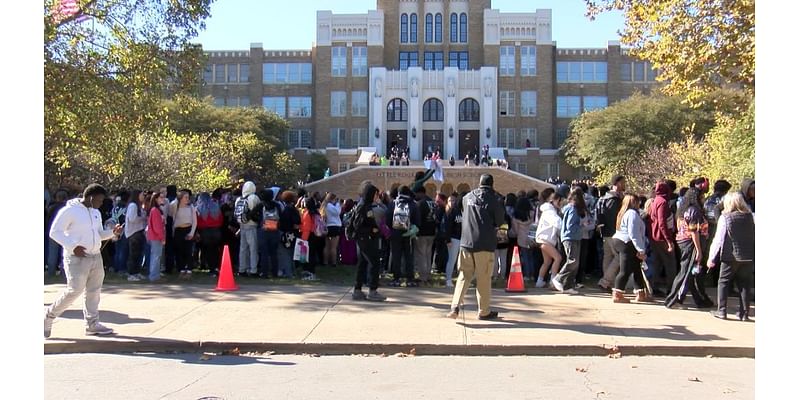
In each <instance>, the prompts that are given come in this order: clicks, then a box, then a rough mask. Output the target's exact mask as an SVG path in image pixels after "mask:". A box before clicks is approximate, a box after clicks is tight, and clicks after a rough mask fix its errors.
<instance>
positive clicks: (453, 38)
mask: <svg viewBox="0 0 800 400" xmlns="http://www.w3.org/2000/svg"><path fill="white" fill-rule="evenodd" d="M450 43H458V14H456V13H452V14H450Z"/></svg>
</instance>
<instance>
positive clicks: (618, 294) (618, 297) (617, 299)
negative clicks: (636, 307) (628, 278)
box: [611, 289, 631, 303]
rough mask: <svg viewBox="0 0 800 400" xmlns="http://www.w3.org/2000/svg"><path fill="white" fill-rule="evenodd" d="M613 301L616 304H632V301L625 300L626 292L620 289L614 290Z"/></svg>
mask: <svg viewBox="0 0 800 400" xmlns="http://www.w3.org/2000/svg"><path fill="white" fill-rule="evenodd" d="M611 299H612V300H613V301H614V303H630V302H631V301H630V300H628V299H626V298H625V292H623V291H622V290H619V289H612V297H611Z"/></svg>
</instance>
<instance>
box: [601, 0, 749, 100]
mask: <svg viewBox="0 0 800 400" xmlns="http://www.w3.org/2000/svg"><path fill="white" fill-rule="evenodd" d="M586 3H587V16H588V17H589V18H591V19H594V18H595V17H596V16H597V15H598V14H600V13H602V12H604V11H609V10H621V11H622V12H623V13H624V15H625V28H624V30H623V31H622V32H621V35H622V38H621V42H622V43H623V44H625V45H629V46H632V47H633V54H634V55H635V56H637V57H639V58H641V59H644V60H647V61H650V62H651V63H652V65H653V67H655V68H656V69H658V72H659V75H658V78H657V79H658V80H659V81H662V82H665V83H666V84H665V86H664V87H663V90H664V91H665V93H667V94H670V95H680V96H685V97H686V98H687V99H688V100H689V101H690V103H692V104H696V102H698V101H701V100H702V95H703V94H704V93H708V92H710V91H713V90H714V89H717V88H720V87H726V86H728V85H734V86H740V87H742V88H743V89H744V90H745V91H747V92H748V93H749V94H750V95H752V94H753V93H754V92H755V53H756V50H755V49H756V46H755V0H586Z"/></svg>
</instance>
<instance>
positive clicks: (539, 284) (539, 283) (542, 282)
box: [536, 278, 546, 289]
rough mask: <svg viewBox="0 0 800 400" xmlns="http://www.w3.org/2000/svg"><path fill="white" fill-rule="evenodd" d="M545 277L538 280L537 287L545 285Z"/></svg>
mask: <svg viewBox="0 0 800 400" xmlns="http://www.w3.org/2000/svg"><path fill="white" fill-rule="evenodd" d="M545 285H546V284H545V283H544V279H542V278H539V279H537V280H536V288H538V289H541V288H543V287H544V286H545Z"/></svg>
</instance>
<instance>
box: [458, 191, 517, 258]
mask: <svg viewBox="0 0 800 400" xmlns="http://www.w3.org/2000/svg"><path fill="white" fill-rule="evenodd" d="M461 204H462V211H461V213H462V215H461V248H462V249H465V250H466V251H469V252H478V251H491V252H494V251H495V250H497V228H498V227H499V226H500V225H503V224H505V223H506V220H505V216H506V210H505V208H504V207H503V203H501V202H500V199H498V197H497V193H496V192H495V191H494V189H492V187H491V186H480V187H479V188H477V189H475V190H473V191H471V192H469V193H468V194H467V195H466V196H464V199H463V200H462V203H461Z"/></svg>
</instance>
